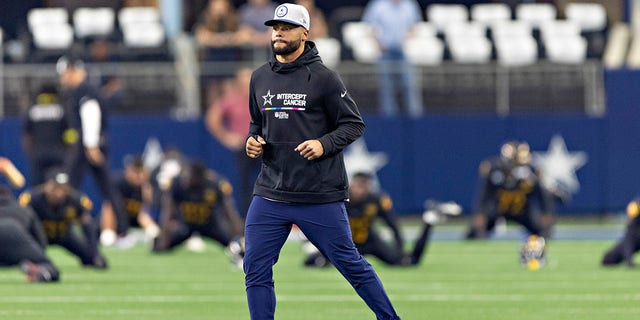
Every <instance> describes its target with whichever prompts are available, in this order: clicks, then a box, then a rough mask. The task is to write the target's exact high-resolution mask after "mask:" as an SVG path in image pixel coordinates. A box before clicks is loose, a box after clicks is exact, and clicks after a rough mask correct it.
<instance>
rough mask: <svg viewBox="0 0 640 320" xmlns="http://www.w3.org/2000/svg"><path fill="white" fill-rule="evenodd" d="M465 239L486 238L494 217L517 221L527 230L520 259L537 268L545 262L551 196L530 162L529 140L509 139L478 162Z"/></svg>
mask: <svg viewBox="0 0 640 320" xmlns="http://www.w3.org/2000/svg"><path fill="white" fill-rule="evenodd" d="M476 210H477V211H476V213H475V214H474V216H473V217H472V222H471V226H470V228H469V231H468V232H467V235H466V238H467V239H477V238H487V237H489V236H490V235H491V233H492V232H493V230H494V228H495V226H496V221H497V220H498V219H500V218H504V219H506V220H509V221H513V222H516V223H518V224H520V225H521V226H522V227H524V229H526V232H527V234H528V237H527V239H526V241H525V242H524V243H523V244H522V246H521V247H520V263H521V264H522V265H523V266H526V267H527V268H529V269H531V270H537V269H539V268H540V267H542V266H543V265H544V264H545V262H546V257H545V245H546V242H545V237H548V236H549V235H550V230H551V227H552V224H553V220H554V218H553V216H552V210H553V197H552V195H551V193H550V192H549V190H547V189H546V188H545V187H544V186H543V184H542V180H541V173H540V172H539V170H538V169H537V168H536V167H534V166H533V165H532V164H531V153H530V150H529V144H527V143H526V142H520V141H509V142H507V143H505V144H503V145H502V147H501V154H500V156H499V157H497V158H495V159H493V160H490V161H489V160H488V161H483V162H482V163H481V164H480V196H479V198H478V204H477V208H476Z"/></svg>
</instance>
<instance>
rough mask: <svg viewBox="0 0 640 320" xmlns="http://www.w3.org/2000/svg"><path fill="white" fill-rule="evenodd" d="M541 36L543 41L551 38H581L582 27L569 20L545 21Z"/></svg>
mask: <svg viewBox="0 0 640 320" xmlns="http://www.w3.org/2000/svg"><path fill="white" fill-rule="evenodd" d="M540 35H541V36H542V38H543V39H544V38H545V37H549V36H559V37H569V36H571V37H572V36H579V35H580V26H579V25H578V24H577V23H576V22H575V21H569V20H553V21H545V22H543V23H541V24H540Z"/></svg>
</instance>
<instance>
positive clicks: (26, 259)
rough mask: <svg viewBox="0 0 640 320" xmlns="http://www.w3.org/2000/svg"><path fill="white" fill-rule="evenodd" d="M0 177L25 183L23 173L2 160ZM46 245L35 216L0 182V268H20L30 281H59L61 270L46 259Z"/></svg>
mask: <svg viewBox="0 0 640 320" xmlns="http://www.w3.org/2000/svg"><path fill="white" fill-rule="evenodd" d="M12 175H15V176H14V177H10V176H12ZM0 176H8V177H9V181H11V182H12V184H15V182H16V181H17V182H20V181H24V178H22V179H20V178H21V177H22V174H21V173H20V172H19V171H17V169H15V167H14V166H13V164H12V163H11V162H10V161H9V160H8V159H7V158H3V157H0ZM17 186H20V184H19V183H18V184H17ZM46 245H47V238H46V236H45V234H44V231H43V230H42V225H41V224H40V220H38V217H37V216H36V214H35V213H34V212H33V210H31V209H29V208H24V207H22V206H20V205H19V204H18V202H17V201H16V199H15V196H14V194H13V191H12V190H11V189H10V188H9V187H7V186H5V185H4V184H2V183H0V266H20V270H21V271H22V272H24V273H25V274H26V275H27V280H28V281H29V282H54V281H58V280H59V279H60V271H58V268H56V267H55V266H54V265H53V263H52V262H51V260H50V259H49V257H48V256H47V254H46V252H45V247H46Z"/></svg>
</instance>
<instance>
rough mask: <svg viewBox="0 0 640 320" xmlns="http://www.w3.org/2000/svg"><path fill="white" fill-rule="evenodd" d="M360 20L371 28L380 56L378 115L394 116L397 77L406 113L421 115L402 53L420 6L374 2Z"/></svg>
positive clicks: (399, 0) (401, 0)
mask: <svg viewBox="0 0 640 320" xmlns="http://www.w3.org/2000/svg"><path fill="white" fill-rule="evenodd" d="M391 13H393V14H391ZM362 21H363V22H366V23H369V24H371V25H372V26H373V29H374V37H375V38H376V39H377V40H378V45H379V46H380V50H381V53H382V56H381V57H380V61H379V62H378V86H379V87H378V103H379V104H380V106H381V108H382V113H383V114H384V115H387V116H394V115H397V114H398V104H397V102H396V99H395V96H396V85H395V84H396V83H397V78H398V77H400V82H401V87H400V88H401V90H402V96H403V97H404V103H405V105H406V106H407V110H406V112H407V113H408V114H409V115H411V116H412V117H418V116H420V115H422V98H421V94H420V89H419V88H417V86H416V74H415V70H414V68H413V67H412V66H411V65H410V64H409V62H408V61H407V59H406V57H405V55H404V51H403V44H404V41H405V39H407V37H408V36H409V34H410V33H411V32H412V30H413V28H414V26H415V25H416V24H417V23H418V22H420V21H422V11H421V9H420V5H418V3H417V2H416V1H414V0H374V1H371V2H369V3H368V4H367V6H366V7H365V10H364V13H363V14H362Z"/></svg>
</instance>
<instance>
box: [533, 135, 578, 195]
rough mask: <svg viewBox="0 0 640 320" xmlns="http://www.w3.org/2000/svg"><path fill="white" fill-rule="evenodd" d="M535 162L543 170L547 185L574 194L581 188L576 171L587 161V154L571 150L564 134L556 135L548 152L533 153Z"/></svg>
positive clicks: (544, 180)
mask: <svg viewBox="0 0 640 320" xmlns="http://www.w3.org/2000/svg"><path fill="white" fill-rule="evenodd" d="M533 163H534V164H535V165H536V166H538V168H540V170H542V178H543V183H544V184H545V185H546V186H548V187H551V188H555V189H560V190H562V191H564V192H567V193H568V194H574V193H576V192H578V190H580V182H579V181H578V177H577V176H576V171H577V170H578V169H580V168H581V167H582V166H584V165H585V164H586V163H587V154H586V153H585V152H583V151H576V152H569V151H568V150H567V145H566V144H565V142H564V139H563V138H562V136H561V135H554V136H553V137H552V138H551V142H549V149H548V150H547V152H546V153H542V152H534V153H533Z"/></svg>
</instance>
